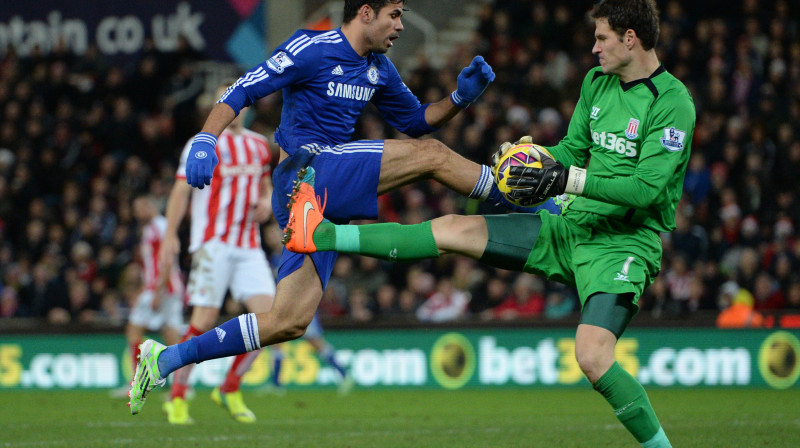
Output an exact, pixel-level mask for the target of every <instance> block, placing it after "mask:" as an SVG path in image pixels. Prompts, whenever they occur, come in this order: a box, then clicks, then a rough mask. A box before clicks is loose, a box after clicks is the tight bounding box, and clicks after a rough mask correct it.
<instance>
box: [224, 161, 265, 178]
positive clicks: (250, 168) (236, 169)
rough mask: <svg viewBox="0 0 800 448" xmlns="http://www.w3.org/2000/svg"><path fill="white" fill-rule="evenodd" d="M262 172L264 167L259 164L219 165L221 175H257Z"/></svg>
mask: <svg viewBox="0 0 800 448" xmlns="http://www.w3.org/2000/svg"><path fill="white" fill-rule="evenodd" d="M263 173H264V167H263V166H261V165H256V164H251V165H237V166H229V165H220V166H219V174H221V175H222V176H223V177H228V176H259V175H261V174H263Z"/></svg>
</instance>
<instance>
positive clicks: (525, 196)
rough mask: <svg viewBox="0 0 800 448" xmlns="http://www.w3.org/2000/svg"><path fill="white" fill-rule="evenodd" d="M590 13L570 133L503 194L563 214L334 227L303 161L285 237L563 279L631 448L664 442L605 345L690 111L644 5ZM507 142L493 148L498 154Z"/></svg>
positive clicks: (638, 276)
mask: <svg viewBox="0 0 800 448" xmlns="http://www.w3.org/2000/svg"><path fill="white" fill-rule="evenodd" d="M592 17H593V18H594V20H595V26H596V28H595V45H594V47H593V48H592V52H593V53H594V54H595V55H597V57H598V59H599V62H600V66H599V67H596V68H593V69H592V70H590V71H589V73H588V74H587V75H586V77H585V78H584V80H583V84H582V86H581V93H580V98H579V100H578V104H577V106H576V108H575V112H574V114H573V116H572V119H571V121H570V124H569V130H568V133H567V136H566V137H565V138H564V139H563V140H561V142H560V143H559V144H558V145H556V146H553V147H549V148H547V150H548V151H549V152H550V153H551V154H552V157H550V156H549V155H548V154H546V153H545V152H543V151H539V150H537V149H535V147H531V148H532V149H530V151H531V152H532V154H531V155H533V156H534V157H536V158H537V159H539V160H540V161H541V162H542V167H541V168H532V167H523V166H520V167H512V168H511V171H510V177H509V178H508V181H507V184H508V185H509V186H510V187H511V192H510V193H507V194H508V196H509V197H511V198H513V199H515V200H516V201H518V202H521V203H523V204H536V203H539V202H542V201H544V200H545V199H547V198H549V197H553V196H557V195H562V194H565V193H566V194H569V195H571V196H569V197H570V199H573V198H574V199H573V200H571V201H566V202H565V203H564V205H563V206H562V207H563V212H562V214H561V215H560V216H559V215H552V214H548V213H546V212H540V213H538V214H535V215H532V214H507V215H495V216H454V215H449V216H444V217H441V218H436V219H434V220H432V221H428V222H425V223H422V224H417V225H407V226H401V225H400V224H396V223H386V224H369V225H361V226H350V225H342V226H337V225H333V224H332V223H330V222H328V221H327V220H324V219H323V215H322V213H323V210H321V207H320V204H319V201H318V199H317V198H316V196H315V192H314V190H313V179H314V172H313V170H311V169H308V170H306V171H304V172H302V171H301V180H300V181H299V182H298V183H297V186H296V188H295V191H294V194H293V197H292V201H293V202H292V204H293V205H292V213H291V216H290V218H289V224H288V225H287V228H286V231H285V232H286V233H285V237H284V242H285V243H286V246H287V248H289V250H292V251H295V252H300V253H311V252H315V251H326V250H336V251H339V252H346V253H355V254H362V255H368V256H373V257H377V258H381V259H384V260H390V261H412V260H418V259H422V258H433V257H438V256H440V255H442V254H447V253H457V254H462V255H466V256H469V257H472V258H474V259H476V260H479V261H481V262H483V263H486V264H488V265H491V266H494V267H497V268H501V269H510V270H516V271H524V272H530V273H534V274H539V275H542V276H545V277H547V278H548V279H551V280H556V281H559V282H563V283H566V284H570V285H574V286H575V287H576V288H577V289H578V293H579V295H580V299H581V303H582V315H581V320H580V324H579V325H578V330H577V334H576V336H575V357H576V358H577V361H578V364H579V365H580V367H581V369H582V370H583V372H584V374H585V375H586V377H587V378H588V379H589V381H590V382H591V383H592V385H593V387H594V389H595V390H597V391H598V392H599V393H600V394H602V395H603V397H604V398H605V399H606V401H608V403H609V404H610V405H611V406H612V408H613V409H614V413H615V414H616V416H617V418H618V419H619V420H620V422H622V424H623V425H624V426H625V428H627V429H628V431H630V433H631V434H632V435H633V436H634V437H635V438H636V440H637V441H638V442H640V443H641V444H642V446H644V447H669V446H671V445H670V442H669V440H668V439H667V436H666V434H665V433H664V430H663V429H662V428H661V424H660V423H659V421H658V418H657V417H656V414H655V412H654V411H653V407H652V406H651V404H650V401H649V399H648V397H647V393H646V392H645V390H644V388H643V387H642V385H641V384H640V383H639V382H638V381H637V380H636V379H635V378H634V377H633V376H631V375H630V374H629V373H627V372H626V371H625V370H624V369H622V368H621V367H620V365H619V364H617V363H616V362H615V361H614V346H615V345H616V343H617V340H618V339H619V337H620V336H621V335H622V333H623V332H624V331H625V328H626V327H627V325H628V323H629V322H630V321H631V318H633V316H634V315H635V314H636V312H637V311H638V305H637V301H638V300H639V297H640V296H641V295H642V292H643V291H644V289H645V288H647V287H648V286H649V285H650V284H651V283H652V282H653V279H654V278H655V276H656V275H657V274H658V271H659V269H660V265H661V251H662V249H661V239H660V237H659V233H660V232H669V231H672V230H673V229H674V228H675V208H676V206H677V204H678V201H679V200H680V197H681V192H682V187H683V178H684V174H685V172H686V165H687V163H688V161H689V151H690V144H691V140H692V134H693V132H694V125H695V109H694V104H693V101H692V98H691V96H690V95H689V92H688V91H687V89H686V87H685V86H684V85H683V84H682V83H681V82H680V81H678V80H677V79H676V78H675V77H674V76H672V75H671V74H669V73H668V72H667V71H666V70H665V69H664V67H663V66H662V65H661V64H660V63H659V61H658V57H657V56H656V52H655V49H654V47H655V45H656V41H657V39H658V33H659V24H658V11H657V9H656V6H655V3H654V2H653V1H652V0H604V1H603V2H601V3H600V4H599V5H597V6H596V7H595V9H594V11H593V13H592ZM518 143H530V137H523V139H521V140H520V141H519V142H518ZM511 146H512V145H511V144H510V143H504V144H503V145H502V146H501V147H500V150H499V151H498V153H497V154H495V156H494V160H495V163H497V162H496V161H497V160H498V159H499V158H500V156H501V155H502V154H503V152H504V151H506V150H507V149H508V148H509V147H511ZM319 193H320V194H323V195H324V192H319Z"/></svg>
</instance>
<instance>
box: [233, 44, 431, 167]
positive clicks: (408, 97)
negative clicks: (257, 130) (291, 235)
mask: <svg viewBox="0 0 800 448" xmlns="http://www.w3.org/2000/svg"><path fill="white" fill-rule="evenodd" d="M278 89H283V110H282V112H281V124H280V126H279V127H278V129H277V131H276V132H275V140H276V142H277V143H278V144H279V145H280V146H281V147H282V148H283V149H284V150H285V151H286V152H288V153H289V154H294V153H295V151H297V149H298V148H300V147H302V146H303V145H315V144H321V145H331V146H335V145H339V144H342V143H346V142H348V141H350V138H351V136H352V134H353V131H354V126H355V123H356V120H357V119H358V117H359V115H360V114H361V111H362V110H363V109H364V106H366V104H367V102H369V101H371V102H372V103H373V104H375V106H376V107H377V108H378V110H379V111H380V112H381V114H382V115H383V118H384V119H385V120H386V121H387V122H388V123H389V124H390V125H392V126H393V127H395V128H396V129H397V130H399V131H400V132H403V133H405V134H408V135H409V136H412V137H418V136H420V135H423V134H427V133H429V132H432V131H434V130H435V128H433V127H431V126H430V125H428V123H427V122H426V121H425V109H426V108H427V107H428V105H427V104H424V105H423V104H420V102H419V100H418V99H417V97H416V96H414V94H413V93H411V91H410V90H409V89H408V87H406V85H405V84H404V83H403V81H402V80H401V79H400V75H399V74H398V73H397V69H396V68H395V66H394V64H392V62H391V61H390V60H389V59H388V58H387V57H386V56H385V55H382V54H376V53H370V54H369V55H367V56H366V57H361V56H360V55H359V54H357V53H356V52H355V50H353V47H352V46H350V43H349V42H348V41H347V39H346V38H345V36H344V34H343V33H342V31H341V28H339V29H335V30H332V31H311V30H299V31H297V32H295V33H294V35H293V36H292V37H291V38H289V39H288V40H287V41H286V42H284V43H283V44H281V45H279V46H278V47H277V48H276V49H275V51H274V52H273V54H272V56H271V57H270V59H268V60H267V61H266V62H264V63H262V64H259V65H258V66H256V67H254V68H253V69H252V70H250V71H248V72H247V73H245V74H244V76H242V77H241V78H239V80H238V81H236V83H234V84H233V85H232V86H231V87H229V88H228V89H227V91H226V92H225V93H224V94H223V95H222V97H221V98H220V100H219V102H222V103H225V104H227V105H229V106H230V107H231V108H232V109H233V110H234V111H235V112H236V114H237V115H238V113H239V111H240V110H241V109H242V108H244V107H247V106H249V105H251V104H252V103H253V102H255V101H256V100H258V99H260V98H263V97H265V96H267V95H269V94H270V93H273V92H275V91H277V90H278Z"/></svg>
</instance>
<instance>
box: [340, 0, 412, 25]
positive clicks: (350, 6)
mask: <svg viewBox="0 0 800 448" xmlns="http://www.w3.org/2000/svg"><path fill="white" fill-rule="evenodd" d="M400 3H408V1H404V0H344V15H343V16H342V22H343V23H350V21H351V20H353V19H354V18H355V17H356V16H357V15H358V10H359V9H361V7H362V6H364V5H369V7H370V8H372V10H373V11H375V13H376V14H377V13H378V11H380V10H381V8H383V7H384V6H386V5H389V4H395V5H397V4H400Z"/></svg>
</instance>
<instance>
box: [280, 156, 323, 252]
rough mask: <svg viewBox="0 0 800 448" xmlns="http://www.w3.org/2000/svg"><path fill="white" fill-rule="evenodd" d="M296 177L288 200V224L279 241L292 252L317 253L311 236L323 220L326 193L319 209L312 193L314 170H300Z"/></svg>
mask: <svg viewBox="0 0 800 448" xmlns="http://www.w3.org/2000/svg"><path fill="white" fill-rule="evenodd" d="M297 177H298V180H295V181H294V188H293V189H292V194H291V195H290V197H291V199H289V205H288V207H289V208H290V209H291V212H290V213H289V223H288V224H286V228H285V229H283V239H282V240H281V241H282V242H283V244H284V245H285V246H286V248H287V249H289V250H290V251H292V252H296V253H299V254H311V253H314V252H316V251H317V246H316V245H315V244H314V239H313V238H312V236H313V235H314V230H316V229H317V226H318V225H319V223H321V222H322V220H323V219H324V218H323V217H322V212H323V211H324V210H325V204H326V203H327V202H328V192H327V191H326V192H325V202H324V203H323V204H322V207H320V205H319V196H316V195H315V193H314V177H315V173H314V168H311V167H307V168H303V169H301V170H300V171H298V172H297Z"/></svg>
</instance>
